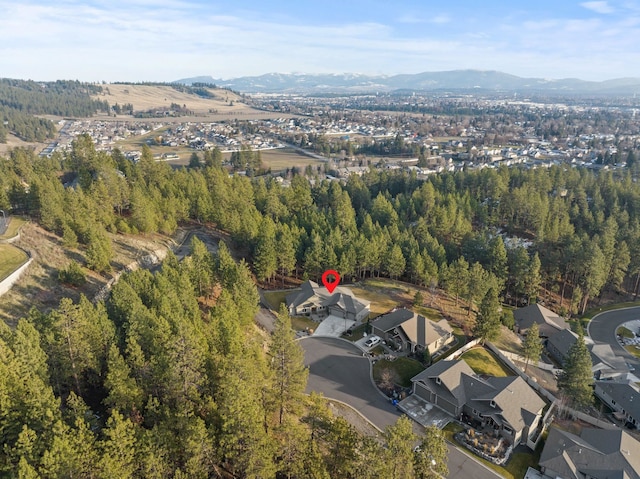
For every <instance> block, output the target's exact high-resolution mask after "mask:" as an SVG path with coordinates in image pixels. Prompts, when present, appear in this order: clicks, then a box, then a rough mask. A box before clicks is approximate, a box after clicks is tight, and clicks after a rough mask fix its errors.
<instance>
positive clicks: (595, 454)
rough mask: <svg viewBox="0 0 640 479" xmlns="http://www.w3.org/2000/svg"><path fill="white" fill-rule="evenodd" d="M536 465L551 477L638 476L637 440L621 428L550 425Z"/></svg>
mask: <svg viewBox="0 0 640 479" xmlns="http://www.w3.org/2000/svg"><path fill="white" fill-rule="evenodd" d="M539 464H540V468H541V470H542V472H543V474H544V475H545V477H549V478H552V479H640V442H638V441H637V440H636V439H634V438H633V437H632V436H631V435H630V434H629V433H628V432H626V431H624V430H622V429H612V430H607V429H595V428H584V429H582V432H581V433H580V435H579V436H577V435H575V434H572V433H570V432H567V431H563V430H561V429H558V428H551V429H550V430H549V436H548V437H547V441H546V443H545V445H544V449H543V450H542V454H541V456H540V461H539Z"/></svg>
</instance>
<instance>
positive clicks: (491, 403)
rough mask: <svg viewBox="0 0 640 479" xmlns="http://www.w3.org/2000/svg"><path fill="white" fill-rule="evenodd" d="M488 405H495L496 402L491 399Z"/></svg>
mask: <svg viewBox="0 0 640 479" xmlns="http://www.w3.org/2000/svg"><path fill="white" fill-rule="evenodd" d="M489 406H491V407H496V402H495V401H494V400H493V399H492V400H491V402H490V403H489Z"/></svg>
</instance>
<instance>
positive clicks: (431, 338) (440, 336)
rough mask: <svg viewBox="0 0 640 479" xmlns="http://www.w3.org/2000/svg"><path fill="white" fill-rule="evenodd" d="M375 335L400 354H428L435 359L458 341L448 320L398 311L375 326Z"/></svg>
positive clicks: (372, 323) (374, 322) (379, 319)
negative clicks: (438, 319)
mask: <svg viewBox="0 0 640 479" xmlns="http://www.w3.org/2000/svg"><path fill="white" fill-rule="evenodd" d="M371 326H372V328H373V334H376V335H377V336H380V337H381V338H382V339H384V340H385V341H386V342H387V344H388V345H390V346H392V347H394V346H395V349H397V350H399V351H411V352H416V351H425V350H429V353H430V354H431V355H433V354H435V353H436V352H437V351H439V350H440V349H442V348H443V347H444V346H446V345H447V344H450V343H452V342H453V341H454V340H455V336H454V335H453V329H452V328H451V326H450V325H449V323H448V322H447V321H446V320H445V319H441V320H440V321H437V322H436V321H431V320H430V319H428V318H425V317H424V316H422V315H420V314H417V313H414V312H413V311H411V310H408V309H404V308H398V309H395V310H394V311H391V312H390V313H387V314H383V315H381V316H378V317H377V318H376V319H375V320H373V321H372V322H371Z"/></svg>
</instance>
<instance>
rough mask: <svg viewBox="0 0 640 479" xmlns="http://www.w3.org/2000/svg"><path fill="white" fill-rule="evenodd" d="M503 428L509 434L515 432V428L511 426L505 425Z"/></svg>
mask: <svg viewBox="0 0 640 479" xmlns="http://www.w3.org/2000/svg"><path fill="white" fill-rule="evenodd" d="M502 429H504V431H505V432H506V433H508V434H512V433H513V429H511V428H510V427H509V426H503V427H502Z"/></svg>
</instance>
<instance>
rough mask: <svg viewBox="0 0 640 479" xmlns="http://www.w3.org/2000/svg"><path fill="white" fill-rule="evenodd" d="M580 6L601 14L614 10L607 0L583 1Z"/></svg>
mask: <svg viewBox="0 0 640 479" xmlns="http://www.w3.org/2000/svg"><path fill="white" fill-rule="evenodd" d="M580 6H582V7H584V8H586V9H587V10H591V11H594V12H596V13H601V14H603V15H606V14H609V13H613V12H614V11H615V10H614V9H613V7H612V6H611V5H609V3H608V2H583V3H581V4H580Z"/></svg>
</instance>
